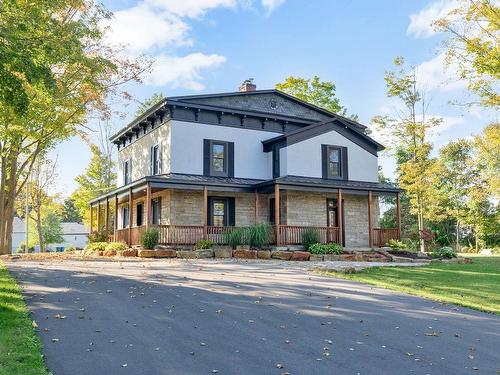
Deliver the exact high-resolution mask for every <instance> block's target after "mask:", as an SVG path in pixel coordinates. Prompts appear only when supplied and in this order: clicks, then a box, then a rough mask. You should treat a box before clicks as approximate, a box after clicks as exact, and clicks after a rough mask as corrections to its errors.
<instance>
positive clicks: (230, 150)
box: [227, 142, 234, 177]
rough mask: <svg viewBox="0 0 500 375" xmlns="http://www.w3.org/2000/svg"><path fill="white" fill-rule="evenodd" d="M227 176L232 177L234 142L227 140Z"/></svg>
mask: <svg viewBox="0 0 500 375" xmlns="http://www.w3.org/2000/svg"><path fill="white" fill-rule="evenodd" d="M227 177H234V142H227Z"/></svg>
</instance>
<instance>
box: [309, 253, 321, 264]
mask: <svg viewBox="0 0 500 375" xmlns="http://www.w3.org/2000/svg"><path fill="white" fill-rule="evenodd" d="M309 260H310V261H311V262H322V261H323V255H322V254H311V255H310V256H309Z"/></svg>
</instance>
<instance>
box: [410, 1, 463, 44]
mask: <svg viewBox="0 0 500 375" xmlns="http://www.w3.org/2000/svg"><path fill="white" fill-rule="evenodd" d="M457 5H458V0H437V1H432V2H431V3H430V4H428V5H427V6H426V7H425V8H424V9H422V10H421V11H420V12H418V13H416V14H411V15H410V24H409V25H408V29H407V30H406V33H407V34H408V35H413V36H414V37H415V38H429V37H431V36H433V35H434V34H436V31H435V30H434V28H433V27H432V22H434V21H436V20H437V19H439V18H442V17H444V16H445V15H447V14H448V13H449V12H450V11H451V10H452V9H454V8H456V7H457Z"/></svg>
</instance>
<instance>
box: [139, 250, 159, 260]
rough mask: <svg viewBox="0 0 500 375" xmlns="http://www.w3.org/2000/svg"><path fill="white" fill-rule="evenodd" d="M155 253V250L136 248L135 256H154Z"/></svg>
mask: <svg viewBox="0 0 500 375" xmlns="http://www.w3.org/2000/svg"><path fill="white" fill-rule="evenodd" d="M155 253H156V251H155V250H146V249H142V250H138V251H137V256H138V257H139V258H154V257H155Z"/></svg>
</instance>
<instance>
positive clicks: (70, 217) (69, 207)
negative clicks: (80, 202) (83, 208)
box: [61, 198, 82, 223]
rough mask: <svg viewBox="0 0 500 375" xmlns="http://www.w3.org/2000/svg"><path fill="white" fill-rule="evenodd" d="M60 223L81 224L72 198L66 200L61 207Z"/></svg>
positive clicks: (78, 212)
mask: <svg viewBox="0 0 500 375" xmlns="http://www.w3.org/2000/svg"><path fill="white" fill-rule="evenodd" d="M61 221H62V222H64V223H81V222H82V216H81V215H80V211H79V210H78V208H76V206H75V200H74V199H73V198H66V199H65V200H64V203H63V205H62V212H61Z"/></svg>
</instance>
